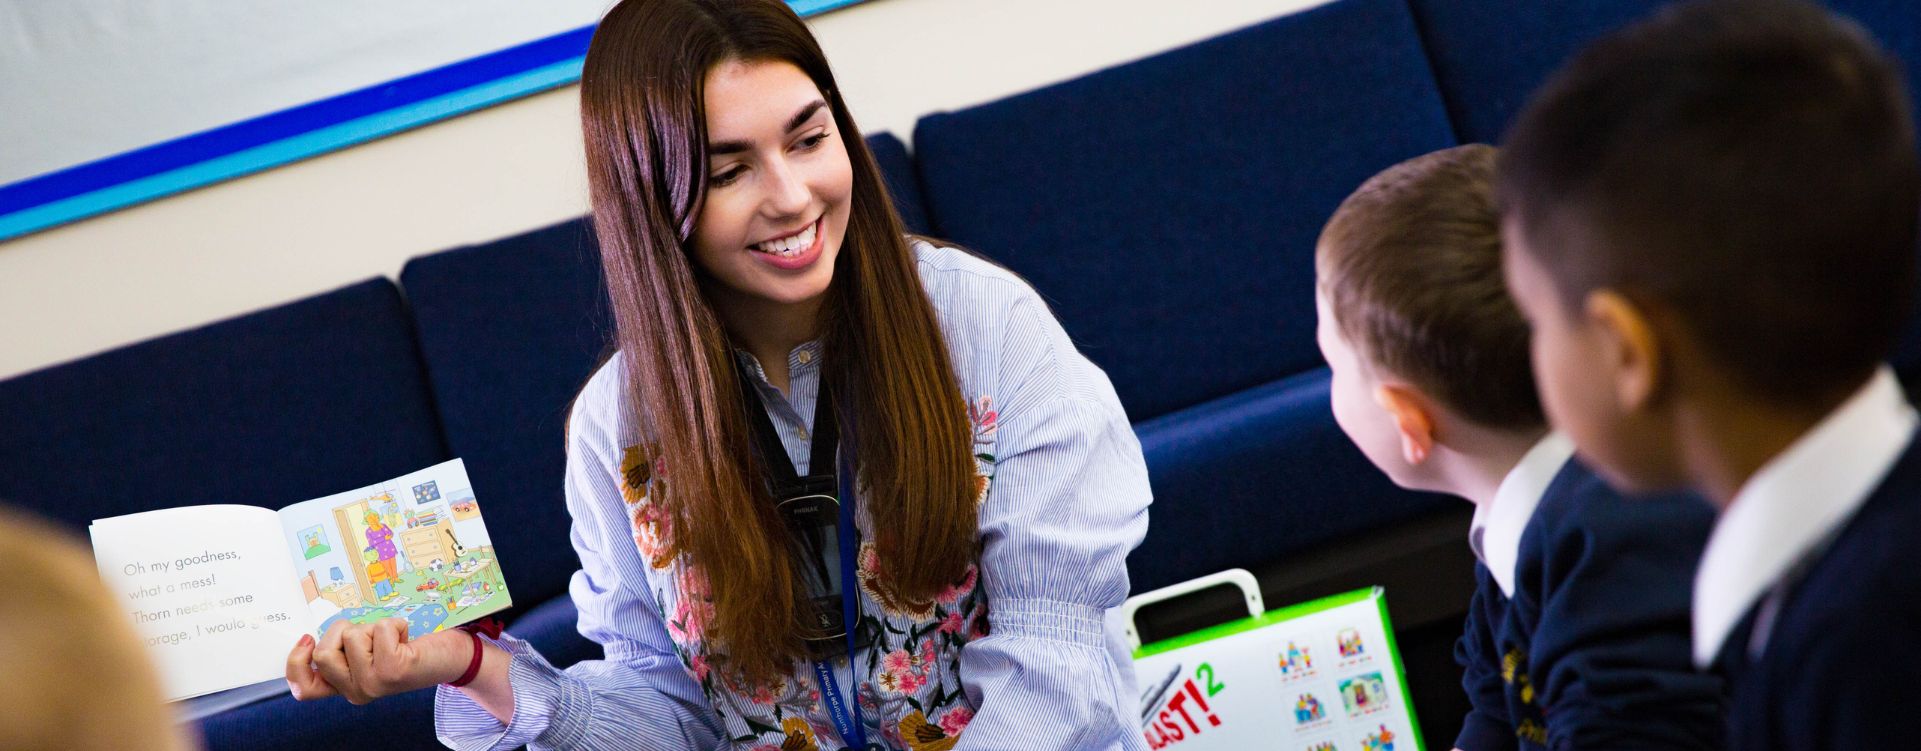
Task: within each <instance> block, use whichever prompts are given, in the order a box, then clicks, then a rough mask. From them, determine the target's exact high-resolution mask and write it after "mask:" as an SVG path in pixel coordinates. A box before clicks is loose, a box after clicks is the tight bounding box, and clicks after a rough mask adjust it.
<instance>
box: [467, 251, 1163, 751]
mask: <svg viewBox="0 0 1921 751" xmlns="http://www.w3.org/2000/svg"><path fill="white" fill-rule="evenodd" d="M914 252H915V254H916V257H917V259H918V267H919V271H920V275H921V280H922V283H923V286H924V287H925V288H926V291H927V294H928V297H929V299H930V300H931V302H932V303H933V307H934V309H935V311H936V312H937V314H938V316H939V320H940V325H941V330H942V332H943V335H944V336H945V338H946V342H947V346H948V350H949V353H950V355H951V360H952V363H953V366H954V368H955V371H956V375H957V376H958V381H959V383H960V386H961V390H962V393H963V394H964V396H965V397H966V398H967V399H968V402H969V403H968V409H969V414H970V416H971V418H972V420H973V422H974V434H975V435H974V443H975V445H974V449H975V454H976V461H977V463H978V464H979V469H980V477H979V479H978V486H977V487H978V489H979V491H980V492H981V493H982V495H983V501H982V505H981V508H980V541H981V554H980V558H979V561H978V566H977V568H975V569H970V571H969V574H968V576H967V577H966V578H965V579H964V580H963V581H961V582H957V583H956V584H955V585H954V586H953V587H950V588H949V589H948V590H946V591H944V592H942V593H941V595H940V596H939V597H937V598H936V600H935V601H934V602H933V603H931V606H930V607H929V608H926V609H921V610H915V609H912V608H910V607H907V606H904V605H902V604H900V603H899V601H898V600H896V599H895V598H893V597H891V596H890V592H889V591H888V590H887V588H886V585H885V577H884V576H883V575H880V573H879V572H878V571H877V568H878V565H879V563H878V560H877V557H876V556H873V555H872V553H871V547H870V546H867V545H863V546H862V552H863V553H864V554H863V555H861V556H860V558H859V561H860V568H859V571H858V578H859V579H860V582H859V587H858V588H857V589H856V591H858V592H859V596H860V605H861V609H862V610H861V612H862V618H863V620H868V619H872V620H874V621H877V623H875V624H871V625H875V626H879V627H880V628H878V629H876V630H877V631H878V632H879V634H880V636H879V637H878V639H877V642H876V644H875V645H874V646H873V647H871V648H863V649H862V650H860V651H859V652H858V653H856V654H855V655H853V659H852V661H851V663H850V662H849V661H847V660H846V659H844V658H843V659H842V660H840V661H837V662H836V663H835V664H834V671H835V672H836V674H837V675H838V682H839V683H840V685H841V687H842V690H843V697H844V698H845V700H848V701H854V702H858V705H859V707H860V708H861V712H860V715H861V717H862V720H863V722H864V723H865V725H866V735H867V740H868V742H869V744H870V747H877V748H885V749H899V750H900V751H969V750H971V749H1007V748H1020V749H1035V750H1040V751H1046V750H1050V749H1058V750H1059V751H1069V750H1072V751H1086V750H1089V749H1128V750H1129V751H1138V750H1141V749H1145V741H1144V738H1143V737H1142V735H1141V733H1140V727H1139V722H1138V720H1137V719H1136V715H1137V712H1136V705H1137V704H1138V702H1139V696H1138V692H1137V691H1136V689H1135V687H1134V676H1133V671H1132V668H1131V662H1130V658H1129V655H1128V651H1127V648H1126V646H1125V643H1124V641H1123V639H1122V637H1121V635H1120V634H1121V631H1120V628H1119V623H1118V621H1117V620H1116V619H1115V618H1114V617H1113V614H1114V612H1115V611H1114V608H1116V607H1117V606H1119V605H1120V603H1121V601H1122V600H1123V599H1124V598H1125V597H1126V596H1127V592H1128V581H1127V568H1126V558H1127V554H1128V552H1129V551H1131V550H1132V549H1133V548H1134V546H1136V545H1138V544H1139V543H1140V540H1141V537H1142V536H1143V535H1144V534H1145V533H1146V530H1147V506H1148V503H1149V491H1148V483H1147V470H1146V465H1145V463H1144V462H1143V460H1142V458H1141V449H1140V444H1139V442H1138V441H1137V440H1136V439H1135V437H1134V433H1133V430H1132V429H1131V427H1130V426H1129V424H1128V421H1127V417H1126V415H1125V413H1124V412H1123V411H1122V409H1121V406H1120V403H1119V400H1118V399H1117V398H1116V397H1115V395H1114V389H1113V386H1112V384H1110V383H1109V382H1108V380H1107V376H1106V374H1104V373H1102V372H1101V371H1100V369H1099V368H1097V367H1095V366H1094V364H1093V363H1091V362H1089V361H1088V360H1087V359H1086V358H1085V357H1083V356H1082V355H1081V354H1080V353H1079V352H1078V351H1077V350H1075V348H1074V346H1073V343H1072V342H1071V341H1069V339H1068V337H1067V334H1066V333H1065V332H1064V331H1063V330H1062V329H1061V326H1060V324H1059V323H1058V322H1057V321H1056V320H1055V319H1054V317H1053V315H1052V313H1051V312H1050V311H1049V310H1048V308H1047V306H1046V304H1045V303H1044V302H1042V300H1041V299H1040V297H1039V296H1038V295H1037V294H1035V292H1034V291H1033V289H1032V288H1030V287H1029V286H1028V285H1027V284H1026V283H1025V282H1024V281H1022V280H1021V279H1020V278H1019V277H1016V276H1015V275H1013V274H1012V273H1010V272H1008V271H1006V270H1004V269H1001V268H999V267H996V266H994V265H992V264H990V263H987V262H985V261H983V260H981V259H978V258H975V257H973V256H971V255H968V254H967V253H964V252H962V251H958V250H954V249H951V248H937V247H934V246H932V245H929V244H927V243H925V242H922V241H918V240H916V241H915V242H914ZM821 354H822V353H821V350H820V347H819V345H818V344H817V343H809V344H806V345H802V346H801V347H799V348H796V349H795V350H794V351H793V352H792V353H790V354H789V356H788V363H787V364H788V368H789V373H790V376H789V378H790V383H789V389H788V392H789V393H787V394H782V393H781V392H780V391H778V390H776V389H774V388H773V386H771V385H769V384H768V383H767V382H766V381H765V377H764V375H762V374H761V371H760V369H759V366H758V364H757V363H753V362H752V361H751V358H750V359H749V360H748V364H749V365H750V368H749V370H750V372H753V373H755V374H756V375H757V376H760V377H759V379H758V381H759V383H758V387H759V391H760V394H761V398H762V401H763V403H764V405H765V406H766V407H767V410H768V414H769V416H770V417H771V418H772V419H773V422H774V425H775V426H776V428H777V430H778V432H779V433H780V437H781V441H782V443H783V445H784V447H785V448H786V450H787V453H788V455H789V458H790V459H791V460H792V461H793V462H794V466H795V469H796V470H797V471H800V472H803V473H804V472H807V471H808V470H809V468H808V466H807V464H808V448H809V446H810V445H811V444H810V441H811V438H812V435H811V434H812V429H813V417H814V402H815V398H816V395H817V392H818V389H819V375H820V358H821ZM618 363H619V358H615V359H614V360H613V361H611V362H610V363H609V364H608V365H607V366H605V367H603V368H601V370H600V371H599V372H597V373H596V374H595V375H594V377H593V378H592V380H591V381H590V382H589V383H588V384H587V386H586V387H585V388H584V390H583V391H582V393H581V396H580V398H579V400H578V401H577V402H576V404H575V407H574V412H573V415H572V417H571V418H570V421H569V430H568V443H569V445H568V452H567V454H568V458H567V473H566V498H567V507H568V511H569V512H570V513H571V514H572V516H573V531H572V535H571V537H572V541H573V545H574V548H575V550H576V552H577V553H578V554H579V555H580V560H581V570H580V571H579V572H577V573H575V574H574V578H573V581H572V584H571V594H572V596H573V599H574V602H575V604H576V605H577V606H578V608H579V611H580V624H579V627H580V632H581V633H582V634H583V635H585V636H586V637H588V638H590V639H593V640H594V641H596V642H599V643H600V644H601V645H602V646H603V647H604V649H605V652H606V659H604V660H589V661H585V662H581V663H579V664H576V665H574V666H572V667H569V668H566V669H564V670H562V669H558V668H556V667H554V666H553V665H551V664H549V663H548V662H547V661H546V660H545V659H543V658H542V657H541V655H540V654H539V653H538V652H536V651H535V650H534V649H532V648H531V647H530V646H529V645H527V644H526V643H525V642H522V641H520V640H518V639H514V638H512V636H511V635H509V636H506V637H504V638H503V639H502V640H501V641H500V642H499V643H500V645H501V646H502V647H503V648H505V649H507V650H508V651H509V652H510V653H511V654H512V655H513V658H512V661H511V663H510V666H509V669H508V672H509V675H510V680H511V683H512V687H513V693H514V707H515V710H514V716H513V722H512V724H510V725H506V726H503V725H502V724H501V723H500V722H499V721H497V720H496V719H494V717H493V716H492V715H490V714H488V713H487V712H486V711H485V710H483V709H481V708H480V707H479V706H478V705H477V704H475V703H474V702H473V701H472V700H471V699H469V698H468V697H467V696H466V694H464V693H463V692H461V691H459V690H457V689H449V688H446V687H444V686H443V687H441V688H440V689H439V694H438V696H437V700H436V703H435V722H436V726H437V730H438V733H439V736H440V739H441V741H442V742H443V743H445V744H447V745H448V746H450V747H453V748H458V749H493V748H513V747H518V746H521V745H531V746H533V747H534V748H537V749H546V748H555V749H635V750H636V751H639V750H643V749H644V750H649V751H652V750H656V749H658V750H662V751H666V750H669V749H672V750H676V751H678V750H681V749H723V748H726V749H742V750H744V751H749V750H751V751H758V750H759V749H781V748H801V749H820V751H830V750H832V749H841V748H845V747H846V744H845V743H843V742H842V740H841V738H840V736H839V733H837V732H836V731H835V729H834V725H833V723H832V721H831V719H830V716H829V715H828V714H827V712H826V711H825V706H824V705H825V702H823V701H822V700H821V694H820V692H821V691H822V690H823V689H822V688H821V687H820V685H819V682H818V681H817V680H816V679H815V677H814V671H813V669H812V666H811V664H808V663H797V664H795V665H794V667H793V670H792V671H791V673H790V674H789V675H788V676H787V677H786V679H785V680H784V681H783V682H782V683H781V684H780V685H778V686H772V687H756V688H753V689H738V690H737V689H732V688H730V687H729V686H728V685H727V682H725V681H722V680H719V678H718V671H710V670H709V669H708V665H707V663H706V656H707V655H706V653H705V651H704V645H703V644H702V643H701V641H700V633H699V632H700V625H701V610H700V605H699V603H700V602H701V598H700V597H699V596H698V595H699V594H700V593H699V592H697V591H696V592H693V593H692V594H693V595H694V596H692V597H689V596H687V595H688V594H689V590H690V589H693V588H696V587H698V584H697V583H696V580H695V579H691V578H690V577H687V576H685V574H686V572H685V571H684V570H683V569H682V567H681V563H680V561H678V560H677V559H676V557H675V556H674V555H672V554H671V552H668V551H665V550H664V548H665V547H666V546H665V544H664V543H663V542H662V540H663V538H664V537H665V535H663V534H661V533H662V532H663V530H660V529H659V528H658V526H659V524H660V523H662V520H661V519H660V518H659V517H658V516H657V515H654V514H651V513H650V511H651V509H652V507H651V505H650V504H649V503H648V502H647V499H648V493H649V492H650V491H652V490H654V489H655V488H657V487H659V484H660V483H662V482H671V474H672V466H671V463H672V460H671V457H669V458H665V459H663V460H662V461H661V462H660V463H659V464H657V465H650V464H649V463H647V462H645V461H644V460H640V459H639V457H641V456H643V455H644V454H645V452H644V451H642V450H640V448H639V447H640V446H641V445H642V437H641V436H640V434H639V431H638V429H637V426H636V421H635V420H634V419H633V417H632V413H631V407H630V406H628V405H629V404H630V403H631V400H630V399H627V398H626V397H625V396H624V391H625V388H624V386H623V385H622V384H623V378H622V376H621V375H620V370H621V367H620V365H619V364H618ZM857 524H858V526H859V528H860V529H861V539H863V540H872V539H873V535H872V524H871V520H870V519H869V518H868V517H867V515H866V514H864V513H861V514H859V516H858V518H857ZM850 589H855V588H852V587H850Z"/></svg>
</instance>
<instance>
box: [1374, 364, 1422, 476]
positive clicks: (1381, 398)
mask: <svg viewBox="0 0 1921 751" xmlns="http://www.w3.org/2000/svg"><path fill="white" fill-rule="evenodd" d="M1374 403H1375V404H1379V405H1381V409H1384V410H1387V413H1388V415H1389V416H1391V417H1393V418H1394V430H1395V431H1396V432H1397V433H1399V434H1400V437H1401V458H1403V459H1406V460H1407V463H1408V464H1410V465H1415V466H1418V465H1420V464H1422V463H1423V462H1426V461H1427V457H1428V455H1429V454H1430V453H1433V451H1434V415H1433V412H1432V411H1430V410H1429V409H1428V407H1427V400H1426V399H1425V398H1423V397H1422V396H1421V394H1420V392H1418V391H1415V390H1414V389H1411V388H1408V387H1407V386H1403V385H1400V384H1382V385H1380V386H1376V387H1375V388H1374Z"/></svg>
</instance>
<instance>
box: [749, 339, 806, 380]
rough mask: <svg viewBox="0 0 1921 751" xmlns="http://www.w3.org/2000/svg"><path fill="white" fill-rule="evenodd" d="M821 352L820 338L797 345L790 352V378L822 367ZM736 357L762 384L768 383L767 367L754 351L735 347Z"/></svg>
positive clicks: (788, 356)
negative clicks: (763, 365) (761, 362)
mask: <svg viewBox="0 0 1921 751" xmlns="http://www.w3.org/2000/svg"><path fill="white" fill-rule="evenodd" d="M820 352H821V343H820V340H819V339H814V340H811V341H807V342H803V343H801V345H800V346H798V347H795V348H794V349H793V351H791V352H788V353H787V373H788V378H790V379H791V378H793V376H794V375H797V374H799V373H802V372H805V371H809V370H812V369H814V368H818V367H820ZM734 358H735V359H737V360H739V361H740V364H741V365H744V366H746V367H747V372H749V373H752V374H753V375H754V378H755V379H756V380H758V381H759V382H760V385H765V384H766V383H767V369H766V368H764V367H762V366H761V364H760V359H759V358H756V357H754V355H753V353H751V352H748V351H747V350H745V349H741V348H735V349H734Z"/></svg>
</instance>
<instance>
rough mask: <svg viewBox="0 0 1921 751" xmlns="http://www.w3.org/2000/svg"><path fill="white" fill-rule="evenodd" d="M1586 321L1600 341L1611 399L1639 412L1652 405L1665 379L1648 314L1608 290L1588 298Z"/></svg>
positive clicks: (1626, 299)
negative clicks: (1611, 384) (1608, 379)
mask: <svg viewBox="0 0 1921 751" xmlns="http://www.w3.org/2000/svg"><path fill="white" fill-rule="evenodd" d="M1586 315H1587V320H1588V323H1589V324H1590V325H1592V326H1593V327H1594V332H1595V334H1596V335H1597V336H1599V337H1600V342H1599V343H1600V348H1599V350H1600V353H1601V356H1602V358H1603V359H1604V363H1602V364H1604V365H1605V366H1606V367H1607V371H1606V374H1607V376H1608V377H1609V378H1610V379H1611V380H1613V382H1614V383H1613V390H1614V399H1615V402H1616V404H1617V406H1619V407H1620V408H1621V409H1623V410H1626V411H1639V410H1641V409H1644V408H1646V407H1647V406H1648V405H1649V404H1650V403H1652V402H1653V401H1654V398H1655V394H1657V393H1658V392H1659V391H1660V390H1661V385H1662V383H1661V381H1662V379H1663V378H1665V377H1666V376H1667V373H1666V363H1665V362H1663V360H1662V356H1661V346H1660V338H1659V337H1658V336H1657V335H1656V334H1655V330H1654V325H1653V323H1652V320H1651V319H1650V318H1649V317H1648V313H1647V310H1646V309H1644V308H1642V307H1640V306H1637V305H1635V304H1634V301H1633V300H1630V299H1628V298H1627V297H1626V296H1624V295H1622V294H1620V293H1619V292H1615V291H1614V290H1610V289H1601V290H1596V291H1595V292H1593V293H1592V294H1589V295H1588V298H1587V310H1586Z"/></svg>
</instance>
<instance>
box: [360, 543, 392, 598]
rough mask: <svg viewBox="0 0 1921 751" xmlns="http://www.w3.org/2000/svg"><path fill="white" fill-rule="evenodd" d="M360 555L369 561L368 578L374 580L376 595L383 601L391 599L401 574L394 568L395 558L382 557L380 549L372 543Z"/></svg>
mask: <svg viewBox="0 0 1921 751" xmlns="http://www.w3.org/2000/svg"><path fill="white" fill-rule="evenodd" d="M360 556H361V558H364V559H366V561H367V580H368V581H370V582H373V585H374V595H375V597H376V598H377V599H379V600H381V601H386V600H388V599H391V598H392V597H393V596H394V580H395V579H398V578H399V574H400V572H398V571H396V570H394V567H393V562H392V561H393V559H391V558H381V557H380V551H378V550H375V549H374V547H373V546H372V545H369V546H367V548H366V549H365V550H362V551H360Z"/></svg>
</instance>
